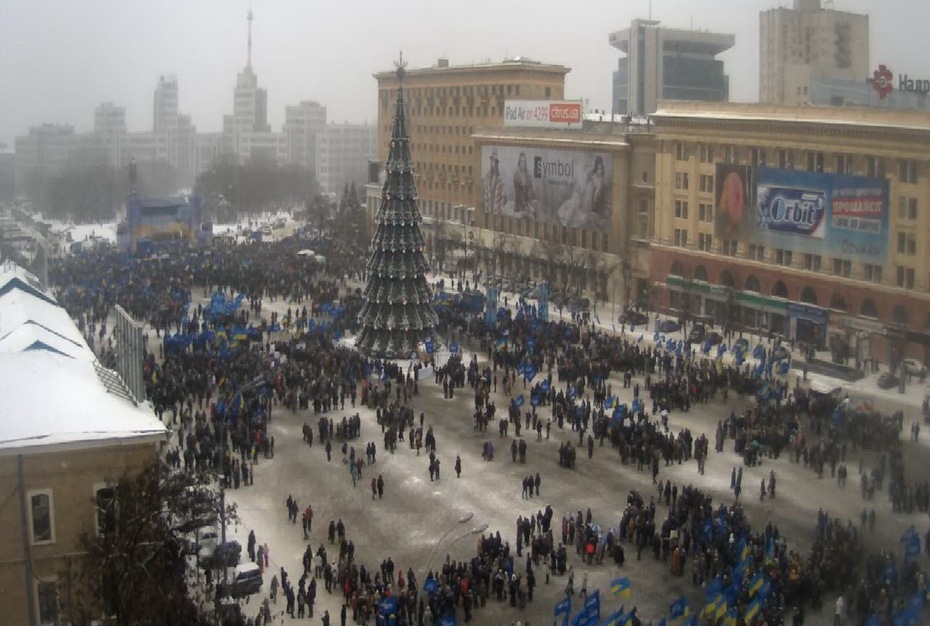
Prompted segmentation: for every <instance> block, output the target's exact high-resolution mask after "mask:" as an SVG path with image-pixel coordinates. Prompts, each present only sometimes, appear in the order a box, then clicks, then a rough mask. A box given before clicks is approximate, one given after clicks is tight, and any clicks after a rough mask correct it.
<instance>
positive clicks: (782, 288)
mask: <svg viewBox="0 0 930 626" xmlns="http://www.w3.org/2000/svg"><path fill="white" fill-rule="evenodd" d="M772 295H773V296H776V297H778V298H787V297H788V287H787V286H786V285H785V283H783V282H782V281H780V280H776V281H775V284H774V285H772Z"/></svg>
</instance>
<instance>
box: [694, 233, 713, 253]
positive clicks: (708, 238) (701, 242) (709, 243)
mask: <svg viewBox="0 0 930 626" xmlns="http://www.w3.org/2000/svg"><path fill="white" fill-rule="evenodd" d="M713 247H714V236H713V235H711V234H710V233H698V250H702V251H704V252H710V251H711V250H712V249H713Z"/></svg>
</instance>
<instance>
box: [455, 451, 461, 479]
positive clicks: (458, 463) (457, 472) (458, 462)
mask: <svg viewBox="0 0 930 626" xmlns="http://www.w3.org/2000/svg"><path fill="white" fill-rule="evenodd" d="M455 477H456V478H461V477H462V459H461V458H459V456H458V455H456V457H455Z"/></svg>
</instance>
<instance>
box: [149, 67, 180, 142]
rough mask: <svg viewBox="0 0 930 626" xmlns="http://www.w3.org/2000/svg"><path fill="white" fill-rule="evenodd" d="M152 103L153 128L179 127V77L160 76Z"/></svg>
mask: <svg viewBox="0 0 930 626" xmlns="http://www.w3.org/2000/svg"><path fill="white" fill-rule="evenodd" d="M152 100H153V103H152V130H154V131H156V132H157V131H169V132H170V131H176V130H177V128H178V79H177V78H176V77H174V76H160V77H159V78H158V86H156V87H155V94H154V97H153V99H152Z"/></svg>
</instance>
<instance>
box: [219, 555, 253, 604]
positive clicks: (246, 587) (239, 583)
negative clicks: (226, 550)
mask: <svg viewBox="0 0 930 626" xmlns="http://www.w3.org/2000/svg"><path fill="white" fill-rule="evenodd" d="M262 584H264V580H263V579H262V572H261V570H260V569H259V567H258V564H256V563H242V564H240V565H237V566H236V573H235V575H234V576H233V579H232V580H231V581H229V582H228V583H225V584H222V586H221V587H220V590H219V591H220V596H224V595H230V596H232V597H233V598H242V597H245V596H249V595H252V594H253V593H258V592H259V591H261V590H262Z"/></svg>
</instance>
